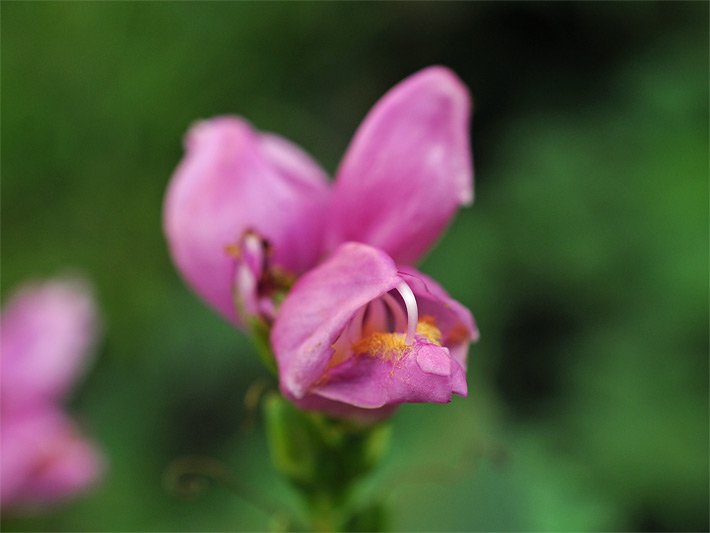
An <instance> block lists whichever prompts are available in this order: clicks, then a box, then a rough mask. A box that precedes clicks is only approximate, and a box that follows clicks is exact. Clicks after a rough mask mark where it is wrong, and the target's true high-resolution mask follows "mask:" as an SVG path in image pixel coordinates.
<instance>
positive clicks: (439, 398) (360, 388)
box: [312, 342, 466, 409]
mask: <svg viewBox="0 0 710 533" xmlns="http://www.w3.org/2000/svg"><path fill="white" fill-rule="evenodd" d="M454 389H456V390H457V391H461V390H462V389H463V393H461V392H459V394H462V395H463V396H465V395H466V376H465V372H464V370H463V368H462V367H461V365H459V364H458V363H457V362H456V361H455V360H453V359H452V358H451V357H450V356H449V354H448V350H447V349H446V348H442V347H441V346H435V345H432V344H426V343H420V342H417V344H415V346H414V347H412V349H411V350H410V351H409V353H408V354H407V355H405V356H404V357H403V358H402V359H401V360H399V361H388V360H384V359H381V358H379V357H371V356H359V357H353V358H351V359H349V360H348V361H347V362H345V363H343V364H342V365H340V366H338V367H336V368H333V369H332V370H331V371H329V372H328V374H327V379H326V380H325V381H324V383H323V384H322V385H318V386H316V387H314V388H313V390H312V393H313V394H316V395H318V396H321V397H323V398H326V399H329V400H333V401H338V402H344V403H348V404H351V405H354V406H355V407H360V408H365V409H377V408H380V407H383V406H385V405H391V404H400V403H404V402H431V403H446V402H449V401H451V395H452V391H453V390H454Z"/></svg>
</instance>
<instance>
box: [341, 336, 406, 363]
mask: <svg viewBox="0 0 710 533" xmlns="http://www.w3.org/2000/svg"><path fill="white" fill-rule="evenodd" d="M407 348H408V346H407V343H406V342H405V336H404V334H402V333H383V332H381V331H377V332H375V333H370V334H369V335H368V336H367V337H363V338H362V339H360V340H359V341H357V342H355V343H354V344H353V351H354V352H355V353H356V354H366V355H369V356H370V357H381V358H382V359H385V360H387V361H389V360H392V359H396V358H398V357H399V356H401V355H402V354H403V353H404V351H405V350H406V349H407Z"/></svg>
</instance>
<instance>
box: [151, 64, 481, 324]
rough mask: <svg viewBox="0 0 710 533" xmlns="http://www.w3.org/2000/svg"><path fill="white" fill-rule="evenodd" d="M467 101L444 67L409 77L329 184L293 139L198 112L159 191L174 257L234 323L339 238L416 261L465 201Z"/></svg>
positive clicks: (266, 309) (379, 107)
mask: <svg viewBox="0 0 710 533" xmlns="http://www.w3.org/2000/svg"><path fill="white" fill-rule="evenodd" d="M470 108H471V104H470V97H469V94H468V90H467V88H466V87H465V85H464V84H463V83H462V82H461V81H460V80H459V79H458V78H457V77H456V75H455V74H453V73H452V72H451V71H450V70H449V69H447V68H444V67H438V66H435V67H429V68H426V69H424V70H422V71H420V72H418V73H415V74H414V75H412V76H410V77H408V78H407V79H405V80H404V81H402V82H400V83H399V84H397V85H396V86H395V87H394V88H392V89H391V90H390V91H389V92H388V93H387V94H385V96H384V97H382V98H381V99H380V101H379V102H377V104H376V105H375V106H374V107H373V109H372V110H371V111H370V113H369V114H368V115H367V117H366V118H365V120H364V121H363V123H362V124H361V125H360V127H359V129H358V131H357V132H356V134H355V136H354V138H353V141H352V143H351V145H350V147H349V148H348V150H347V152H346V154H345V156H344V157H343V160H342V163H341V164H340V167H339V169H338V171H337V173H336V176H335V184H334V186H333V187H332V190H331V189H330V187H329V183H328V180H327V177H326V175H325V173H324V172H323V171H322V170H321V169H320V168H319V167H318V165H317V164H316V163H314V162H313V160H312V159H311V158H310V157H309V156H308V155H306V154H305V153H304V152H303V151H302V150H300V149H299V148H297V147H296V146H294V145H293V144H291V143H289V142H288V141H286V140H284V139H282V138H280V137H277V136H275V135H273V134H267V133H261V132H258V131H255V130H254V129H253V128H252V127H251V126H250V125H249V124H248V123H247V122H246V121H244V120H243V119H241V118H226V117H224V118H217V119H213V120H208V121H203V122H200V123H198V124H197V125H196V126H194V127H193V128H192V130H191V131H190V132H189V134H188V136H187V142H186V149H187V153H186V156H185V158H184V159H183V161H182V162H181V163H180V165H179V167H178V169H177V170H176V172H175V174H174V175H173V177H172V179H171V182H170V186H169V188H168V192H167V195H166V199H165V208H164V230H165V234H166V237H167V240H168V243H169V246H170V251H171V254H172V257H173V260H174V261H175V264H176V265H177V267H178V269H179V270H180V272H181V273H182V275H183V277H184V278H185V279H186V280H187V282H188V283H189V284H190V285H191V286H192V287H193V289H194V290H195V291H196V292H197V293H198V294H199V295H200V296H201V297H203V298H204V299H205V300H206V301H207V302H208V303H209V304H210V305H212V306H213V307H215V308H216V309H217V310H218V311H219V312H220V313H221V314H222V315H223V316H225V317H227V318H228V319H230V320H231V321H233V322H234V323H236V324H241V325H245V322H248V321H249V320H251V319H252V318H254V317H258V318H261V319H264V320H265V321H266V322H267V323H268V324H270V323H271V322H272V321H273V319H274V317H275V314H276V308H275V306H276V305H277V303H278V300H279V299H280V297H281V296H283V294H284V293H285V292H287V289H288V287H289V286H290V284H291V282H292V280H293V279H294V278H295V277H297V276H299V275H301V274H303V273H304V272H306V271H307V270H308V269H310V268H312V267H313V266H315V265H316V264H317V262H318V261H319V260H320V259H322V257H323V254H324V253H329V252H332V251H333V250H335V249H336V248H337V247H338V245H339V244H341V243H343V242H347V241H358V242H363V243H367V244H370V245H373V246H376V247H378V248H380V249H382V250H383V251H385V252H387V253H388V254H390V255H391V256H392V258H393V259H394V260H395V261H396V262H397V263H398V264H413V263H414V262H415V261H416V260H417V259H419V258H420V257H421V256H422V255H423V254H424V253H425V252H426V251H427V250H428V249H429V248H430V247H431V245H432V244H433V243H434V241H435V240H436V239H437V238H438V236H439V235H440V234H441V232H442V230H443V229H444V228H445V227H446V225H447V224H448V222H449V220H450V219H451V217H452V216H453V214H454V213H455V211H456V209H457V208H458V206H459V205H462V204H467V203H470V202H471V201H472V198H473V192H472V191H473V189H472V162H471V150H470V139H469V119H470ZM235 310H236V311H235Z"/></svg>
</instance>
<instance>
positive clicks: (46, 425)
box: [0, 281, 103, 508]
mask: <svg viewBox="0 0 710 533" xmlns="http://www.w3.org/2000/svg"><path fill="white" fill-rule="evenodd" d="M97 327H98V320H97V313H96V309H95V306H94V302H93V299H92V298H91V295H90V292H89V290H88V288H87V287H86V286H85V285H84V284H82V283H81V282H79V281H53V282H47V283H44V284H41V285H33V286H26V287H24V288H22V289H21V290H20V291H18V292H17V294H16V295H15V296H14V297H13V299H12V300H11V301H10V303H9V304H8V305H7V307H6V309H5V310H4V312H3V314H2V324H1V327H0V345H1V347H2V359H1V362H2V372H1V374H0V383H1V384H2V389H1V391H0V398H2V408H1V409H2V418H1V419H0V429H1V430H2V436H1V439H2V456H1V458H0V477H1V481H2V484H1V491H0V504H1V505H2V507H3V508H7V507H16V506H19V507H26V506H33V505H42V504H46V503H51V502H54V501H58V500H61V499H63V498H66V497H68V496H70V495H72V494H74V493H75V492H78V491H80V490H82V489H84V488H86V487H88V486H89V485H90V484H92V483H93V482H94V481H95V480H96V478H97V477H98V475H99V474H100V472H101V470H102V468H103V459H102V458H101V456H100V454H99V453H98V452H97V451H96V450H95V449H94V447H93V445H91V444H90V443H89V442H88V441H86V440H85V439H84V438H83V437H81V435H80V434H79V432H78V430H77V429H76V428H75V426H74V424H73V423H72V422H71V421H70V420H68V419H67V418H66V416H65V415H63V414H62V413H61V411H60V409H59V403H60V402H61V401H62V400H64V399H65V398H66V396H67V394H68V393H69V390H70V389H71V387H72V385H74V383H75V382H76V380H77V378H78V377H79V376H80V375H81V373H82V372H83V370H84V367H85V365H86V362H87V357H88V356H89V355H90V353H91V349H92V348H93V345H94V343H95V340H96V332H97Z"/></svg>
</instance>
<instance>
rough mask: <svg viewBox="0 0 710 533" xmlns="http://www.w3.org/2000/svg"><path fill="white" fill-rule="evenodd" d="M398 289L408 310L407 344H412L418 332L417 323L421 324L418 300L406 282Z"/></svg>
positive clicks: (401, 283)
mask: <svg viewBox="0 0 710 533" xmlns="http://www.w3.org/2000/svg"><path fill="white" fill-rule="evenodd" d="M396 288H397V292H399V294H400V296H401V297H402V300H403V301H404V306H405V307H406V308H407V337H406V339H405V342H406V343H407V344H412V343H413V342H414V335H415V334H416V332H417V322H419V309H418V308H417V299H416V298H415V297H414V293H413V292H412V289H410V288H409V285H407V283H406V282H405V281H401V282H400V283H399V285H397V287H396Z"/></svg>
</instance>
